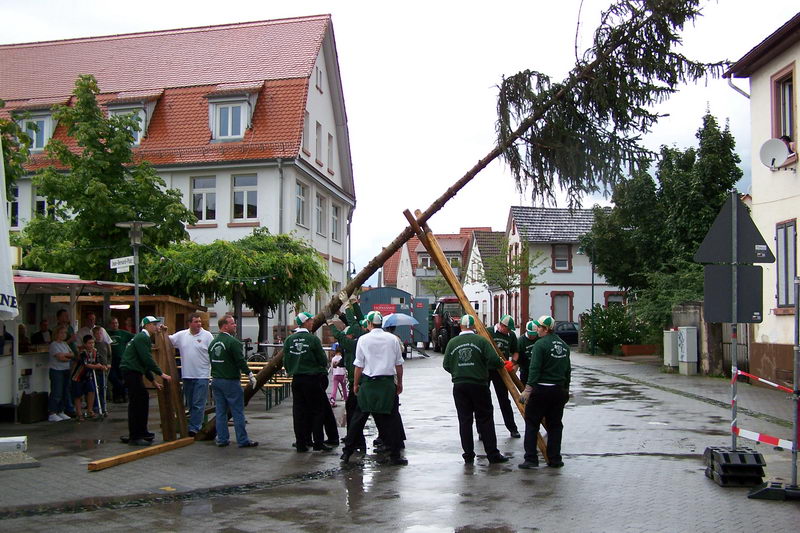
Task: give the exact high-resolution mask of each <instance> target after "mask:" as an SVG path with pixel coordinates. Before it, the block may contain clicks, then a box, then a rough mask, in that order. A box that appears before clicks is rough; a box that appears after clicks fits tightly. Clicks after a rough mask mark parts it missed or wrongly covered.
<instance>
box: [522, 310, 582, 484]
mask: <svg viewBox="0 0 800 533" xmlns="http://www.w3.org/2000/svg"><path fill="white" fill-rule="evenodd" d="M533 323H534V325H535V326H536V330H537V332H538V334H539V337H540V338H539V340H538V341H537V342H536V344H534V346H533V352H532V354H531V366H530V372H529V373H528V382H527V384H526V386H525V390H524V391H523V392H522V393H521V394H520V397H519V401H520V402H521V403H523V404H526V405H525V461H524V462H523V463H521V464H520V465H519V467H520V468H522V469H526V470H527V469H531V468H536V467H537V466H539V456H538V453H537V450H536V441H537V436H538V435H539V425H540V424H541V422H542V419H543V418H544V419H545V420H546V422H547V426H546V427H547V461H548V462H547V466H550V467H553V468H561V467H562V466H564V462H563V461H562V460H561V434H562V432H563V430H564V425H563V424H562V423H561V418H562V417H563V416H564V406H565V405H566V404H567V400H568V399H569V381H570V375H571V372H572V368H571V366H570V361H569V346H567V345H566V343H565V342H564V341H562V340H561V338H560V337H559V336H558V335H556V334H555V333H553V327H554V326H555V320H553V317H551V316H547V315H543V316H541V317H539V319H538V320H534V321H533ZM529 400H530V401H529Z"/></svg>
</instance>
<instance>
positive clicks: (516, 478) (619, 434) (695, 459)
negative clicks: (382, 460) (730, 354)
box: [0, 354, 800, 532]
mask: <svg viewBox="0 0 800 533" xmlns="http://www.w3.org/2000/svg"><path fill="white" fill-rule="evenodd" d="M574 364H575V363H574ZM401 401H402V405H401V412H402V414H403V418H404V422H405V426H406V433H407V436H408V441H407V450H406V456H407V458H408V459H409V462H410V464H409V465H408V466H405V467H395V466H385V465H379V464H377V463H376V461H375V457H374V456H372V455H367V456H366V457H364V458H359V459H358V460H356V461H355V464H351V465H347V466H344V467H342V466H341V465H340V464H339V461H338V453H331V454H328V455H329V456H330V457H329V458H327V459H326V460H325V461H323V462H322V463H321V465H322V468H317V467H315V469H314V470H311V471H309V472H308V473H307V474H306V475H300V476H295V475H292V476H284V477H281V476H280V474H277V476H278V477H274V478H271V479H264V480H263V483H256V484H251V485H248V486H245V487H240V488H238V489H237V488H228V489H225V490H219V491H211V492H210V493H207V494H194V495H188V496H181V497H178V498H175V499H174V500H173V501H168V502H166V503H150V502H148V503H145V502H128V503H127V504H120V505H118V506H117V507H115V508H104V509H100V510H96V511H91V512H78V513H73V512H67V513H55V514H49V513H45V514H41V515H36V516H29V517H22V518H14V519H6V520H2V521H0V531H52V530H53V529H54V528H55V530H56V531H87V532H90V531H123V530H130V529H131V527H132V526H133V527H135V528H136V529H141V530H145V531H226V532H239V531H315V532H321V531H345V530H347V531H408V532H438V531H459V532H473V531H492V532H506V531H795V530H796V527H797V524H798V523H799V522H800V503H797V502H769V501H758V500H748V499H747V498H746V493H747V491H746V489H734V488H721V487H718V486H717V485H716V484H714V483H713V482H711V481H710V480H708V479H707V478H706V477H705V476H704V474H703V472H704V469H705V467H704V465H703V462H702V453H703V450H704V449H705V448H706V447H707V446H727V445H729V443H730V437H729V433H728V424H729V418H728V416H729V415H728V412H727V411H726V410H725V409H722V408H720V407H715V406H712V405H709V404H707V403H703V402H700V401H697V400H696V399H692V398H688V397H684V396H681V395H678V394H672V393H669V392H665V391H663V390H659V389H657V388H652V387H648V386H646V385H641V384H634V383H630V382H627V381H624V380H621V379H618V378H615V377H612V376H609V375H607V374H604V373H600V372H596V371H593V370H589V369H587V368H585V367H580V366H576V368H575V369H574V371H573V387H572V398H571V400H570V402H569V404H568V405H567V409H566V412H565V417H564V425H565V431H564V443H563V452H564V461H565V463H566V466H565V467H564V468H563V469H558V470H556V469H550V468H547V467H541V468H539V469H538V470H535V471H523V470H519V469H518V468H517V464H518V463H519V462H521V460H522V454H523V448H522V441H521V439H512V438H510V437H509V435H508V432H507V431H506V430H505V428H504V427H503V426H502V419H501V417H500V413H499V411H498V410H496V412H495V425H496V428H497V434H498V441H499V445H500V449H501V451H503V452H504V453H506V454H507V455H510V456H511V458H512V460H511V461H510V462H509V463H506V464H503V465H489V464H488V462H487V461H486V459H485V457H479V458H478V460H477V461H476V464H475V465H474V466H465V465H464V464H463V462H462V460H461V456H460V454H461V449H460V444H459V440H458V428H457V420H456V415H455V409H454V407H453V401H452V397H451V395H450V384H449V376H448V375H447V374H446V373H445V372H444V371H442V370H441V355H438V354H435V355H433V356H432V357H431V358H429V359H424V358H414V359H413V360H410V361H408V362H407V365H406V377H405V391H404V393H403V395H402V396H401ZM288 412H289V411H288V409H287V410H286V411H285V413H287V414H288ZM270 422H271V423H278V421H276V420H270ZM280 423H290V418H288V417H286V418H285V419H282V420H280ZM517 423H518V425H519V426H520V429H522V428H523V421H522V418H521V417H520V416H518V418H517ZM368 430H369V431H370V436H368V442H371V440H372V438H373V437H374V426H372V425H370V426H368ZM476 445H477V446H476V451H479V452H480V451H481V448H480V443H476ZM762 451H763V450H762ZM787 456H788V454H787V453H785V452H784V453H783V454H782V455H779V454H774V455H772V454H771V455H768V456H767V463H768V467H767V468H768V477H770V474H772V476H773V477H774V474H775V473H776V472H777V473H778V474H781V475H784V474H785V473H786V472H787V470H786V467H787V464H788V463H787V462H786V458H787ZM354 459H356V457H354ZM259 460H261V461H263V460H265V459H263V457H261V456H260V457H259ZM266 460H268V459H266ZM316 466H319V465H316ZM197 467H198V468H202V465H197ZM187 468H188V467H187ZM770 469H771V471H770ZM276 470H277V471H278V472H280V469H279V468H278V469H276ZM65 481H66V480H65ZM4 490H7V489H4Z"/></svg>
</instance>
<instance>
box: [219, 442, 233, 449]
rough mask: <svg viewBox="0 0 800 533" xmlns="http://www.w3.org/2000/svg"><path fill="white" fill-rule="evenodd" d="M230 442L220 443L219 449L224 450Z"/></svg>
mask: <svg viewBox="0 0 800 533" xmlns="http://www.w3.org/2000/svg"><path fill="white" fill-rule="evenodd" d="M229 444H230V442H218V443H217V448H224V447H225V446H227V445H229Z"/></svg>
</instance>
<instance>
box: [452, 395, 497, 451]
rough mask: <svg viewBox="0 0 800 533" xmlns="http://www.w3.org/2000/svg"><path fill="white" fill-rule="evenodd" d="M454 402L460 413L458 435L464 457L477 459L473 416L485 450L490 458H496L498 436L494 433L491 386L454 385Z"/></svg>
mask: <svg viewBox="0 0 800 533" xmlns="http://www.w3.org/2000/svg"><path fill="white" fill-rule="evenodd" d="M453 401H454V402H455V404H456V412H457V413H458V433H459V435H460V436H461V448H462V449H463V450H464V456H465V457H467V456H469V457H475V441H474V439H473V435H472V421H473V416H474V419H475V425H476V426H477V427H478V434H479V435H481V438H482V439H483V449H484V450H485V451H486V455H487V456H488V457H492V456H496V455H498V454H499V453H500V452H499V450H498V449H497V435H496V434H495V432H494V415H493V413H492V411H493V409H492V397H491V393H490V392H489V386H488V384H487V385H478V384H477V383H454V384H453Z"/></svg>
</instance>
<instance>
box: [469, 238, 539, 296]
mask: <svg viewBox="0 0 800 533" xmlns="http://www.w3.org/2000/svg"><path fill="white" fill-rule="evenodd" d="M520 244H521V246H520V248H519V250H518V251H515V250H514V249H513V248H512V247H511V246H510V244H509V242H508V239H507V238H505V237H502V238H500V239H499V242H498V246H497V249H498V253H497V254H490V255H487V256H486V257H481V262H482V265H481V267H480V268H479V269H478V270H477V271H476V274H475V275H474V276H471V275H470V276H469V281H470V282H471V283H481V284H483V285H484V286H485V287H486V289H487V290H490V291H496V290H501V291H503V293H504V294H505V295H506V301H507V302H508V301H510V299H511V295H512V294H513V293H515V292H517V291H520V292H522V291H527V290H530V288H531V287H534V286H535V285H536V279H537V278H538V277H539V276H541V275H542V274H543V273H544V272H545V270H546V269H545V268H543V267H542V264H543V263H544V261H545V257H544V254H542V252H541V251H536V252H532V251H531V250H530V248H529V247H528V245H527V244H526V243H520Z"/></svg>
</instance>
